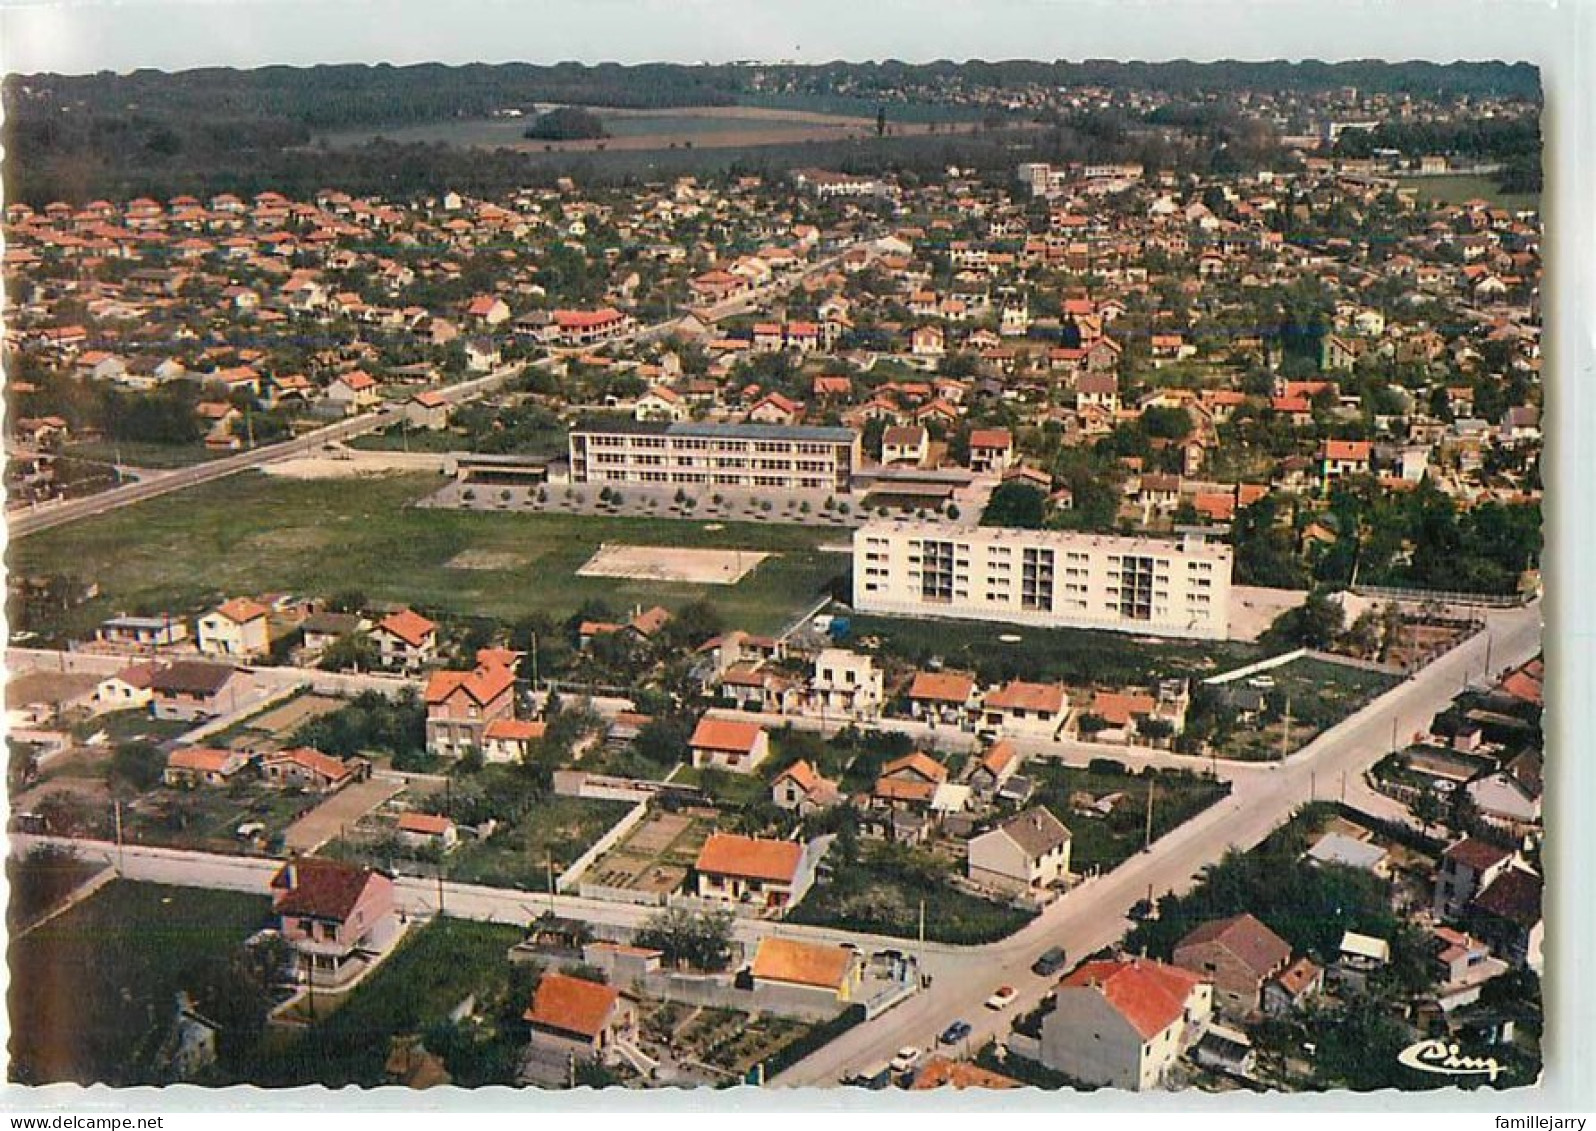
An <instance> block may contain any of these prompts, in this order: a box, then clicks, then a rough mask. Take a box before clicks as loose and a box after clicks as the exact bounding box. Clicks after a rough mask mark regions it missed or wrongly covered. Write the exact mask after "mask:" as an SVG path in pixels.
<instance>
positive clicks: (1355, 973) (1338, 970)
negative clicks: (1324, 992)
mask: <svg viewBox="0 0 1596 1131" xmlns="http://www.w3.org/2000/svg"><path fill="white" fill-rule="evenodd" d="M1390 962H1391V943H1390V941H1389V940H1387V939H1382V938H1376V937H1375V936H1373V935H1365V934H1360V933H1359V932H1357V931H1343V932H1342V933H1341V946H1340V948H1339V950H1338V952H1337V955H1336V961H1335V966H1334V968H1333V973H1334V974H1335V978H1336V981H1337V982H1338V983H1339V984H1341V985H1343V986H1350V987H1352V988H1353V989H1354V990H1356V991H1357V992H1359V993H1362V992H1363V991H1364V990H1365V989H1366V988H1367V987H1368V982H1369V978H1370V976H1371V975H1373V974H1375V973H1377V972H1378V971H1380V970H1382V969H1384V968H1385V967H1386V966H1387V965H1389V964H1390Z"/></svg>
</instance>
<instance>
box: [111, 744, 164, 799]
mask: <svg viewBox="0 0 1596 1131" xmlns="http://www.w3.org/2000/svg"><path fill="white" fill-rule="evenodd" d="M165 768H166V756H165V755H163V754H162V753H161V751H160V748H159V747H157V746H156V745H155V744H154V743H150V742H127V743H123V744H122V745H121V746H119V747H117V749H116V753H115V754H113V755H111V773H110V779H111V784H112V785H113V786H121V787H122V788H123V789H124V790H125V791H126V792H128V793H144V792H145V791H146V790H150V789H153V788H155V786H156V785H158V784H159V783H160V781H161V775H162V773H163V772H164V771H165Z"/></svg>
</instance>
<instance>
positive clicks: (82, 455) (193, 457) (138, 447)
mask: <svg viewBox="0 0 1596 1131" xmlns="http://www.w3.org/2000/svg"><path fill="white" fill-rule="evenodd" d="M62 454H63V455H69V456H76V457H77V458H78V459H86V460H97V461H99V462H101V463H113V462H116V461H118V460H120V461H121V463H122V466H124V467H148V468H156V469H165V468H171V467H192V466H193V465H194V464H196V463H205V462H206V461H207V460H213V459H217V458H219V457H220V456H225V455H230V454H232V453H230V452H218V451H212V450H211V449H210V448H207V447H206V446H205V445H204V444H141V443H131V442H130V443H126V444H113V443H110V442H109V441H99V440H97V441H92V442H85V443H79V444H68V445H67V446H66V447H65V448H63V449H62Z"/></svg>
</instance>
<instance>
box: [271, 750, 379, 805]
mask: <svg viewBox="0 0 1596 1131" xmlns="http://www.w3.org/2000/svg"><path fill="white" fill-rule="evenodd" d="M370 772H371V763H369V762H367V761H366V760H365V759H364V758H334V757H333V756H332V755H331V754H323V753H322V752H321V751H320V750H314V749H312V748H311V747H309V746H297V747H295V748H294V749H292V750H279V751H277V752H276V753H274V754H267V755H266V756H265V757H264V758H262V759H261V773H262V775H263V776H264V777H265V778H266V780H267V781H269V782H271V783H272V784H273V785H294V786H299V787H301V788H303V789H309V790H313V791H315V792H317V793H333V792H336V791H337V790H340V789H342V788H343V787H344V786H346V785H348V784H350V783H351V782H356V781H361V780H363V779H364V778H365V777H367V776H368V775H369V774H370Z"/></svg>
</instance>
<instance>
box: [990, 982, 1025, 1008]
mask: <svg viewBox="0 0 1596 1131" xmlns="http://www.w3.org/2000/svg"><path fill="white" fill-rule="evenodd" d="M1019 996H1020V991H1019V990H1017V989H1015V988H1014V987H1013V986H999V987H998V991H997V993H995V994H993V995H992V996H991V997H989V998H987V999H986V1007H987V1008H988V1009H1007V1008H1008V1007H1009V1006H1011V1005H1013V1004H1014V999H1015V998H1017V997H1019Z"/></svg>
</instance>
